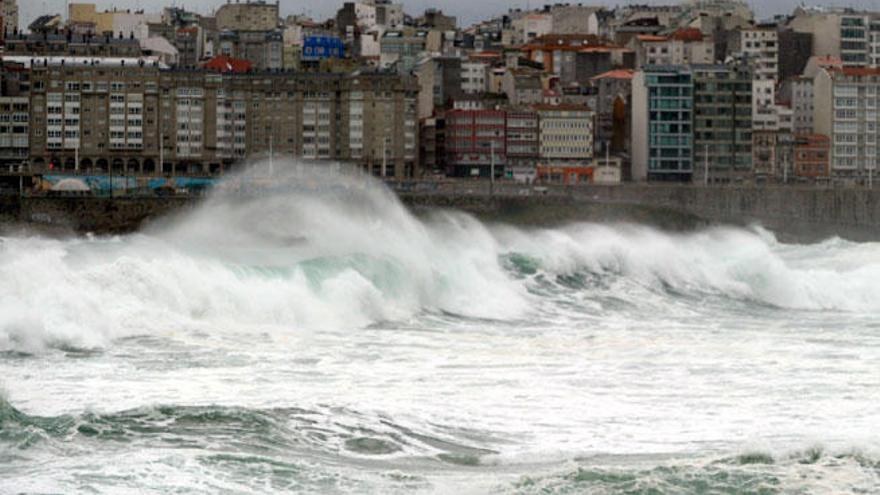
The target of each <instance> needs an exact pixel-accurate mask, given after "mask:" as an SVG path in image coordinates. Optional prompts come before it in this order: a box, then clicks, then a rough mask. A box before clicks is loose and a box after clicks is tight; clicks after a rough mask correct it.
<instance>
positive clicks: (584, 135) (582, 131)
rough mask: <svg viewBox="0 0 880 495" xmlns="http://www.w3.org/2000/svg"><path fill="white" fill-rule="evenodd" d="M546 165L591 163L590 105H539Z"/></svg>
mask: <svg viewBox="0 0 880 495" xmlns="http://www.w3.org/2000/svg"><path fill="white" fill-rule="evenodd" d="M538 115H539V117H540V129H541V135H540V141H541V146H540V159H541V164H542V165H547V166H555V165H563V164H574V165H578V166H587V165H588V163H589V161H590V160H592V158H593V112H592V111H590V110H589V109H587V108H586V107H583V108H577V107H575V106H573V105H572V106H558V107H556V108H553V107H550V106H539V107H538Z"/></svg>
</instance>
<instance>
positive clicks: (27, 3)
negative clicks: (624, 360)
mask: <svg viewBox="0 0 880 495" xmlns="http://www.w3.org/2000/svg"><path fill="white" fill-rule="evenodd" d="M83 1H89V0H83ZM91 1H93V2H94V3H96V4H97V5H98V8H99V9H105V8H110V7H116V8H120V9H145V10H147V11H159V10H161V8H162V7H165V6H167V5H175V4H176V5H181V6H186V8H187V9H190V10H195V11H196V12H200V13H203V14H209V13H211V12H212V11H213V9H215V8H216V7H217V6H219V5H222V4H223V3H226V2H225V0H186V1H181V0H173V1H172V0H168V1H164V0H91ZM556 1H560V2H561V1H562V0H555V1H553V0H543V1H531V2H527V1H525V0H433V1H432V0H403V3H404V5H405V6H406V11H407V13H409V14H411V15H416V14H419V13H421V12H422V11H424V9H425V8H426V7H435V8H439V9H442V10H443V11H444V12H445V13H451V14H453V15H456V16H458V19H459V24H465V25H467V24H470V23H472V22H474V21H476V20H479V19H483V18H487V17H489V16H491V15H492V14H497V13H503V12H506V11H507V9H509V8H511V7H520V8H525V7H527V6H531V7H537V6H540V5H544V4H545V3H555V2H556ZM674 1H675V0H668V1H659V0H637V1H627V0H624V1H615V0H594V1H588V0H569V3H583V4H585V5H588V4H594V5H619V4H631V3H636V4H644V3H653V4H664V3H665V4H669V3H673V2H674ZM67 3H68V2H67V1H66V0H18V4H19V9H20V11H21V16H20V19H19V22H20V23H21V24H22V26H23V27H26V26H27V25H28V24H30V22H31V20H33V19H34V18H35V17H36V16H38V15H42V14H44V13H53V14H59V13H66V9H67V8H66V5H67ZM342 3H343V0H338V1H334V0H281V13H282V15H287V14H300V13H306V14H308V15H311V16H313V17H315V18H316V19H317V20H321V19H324V18H326V17H328V16H330V15H333V14H334V13H335V12H336V10H337V9H338V8H339V7H341V6H342ZM751 3H752V5H753V7H754V8H755V9H756V13H757V15H758V16H759V17H760V18H762V19H763V18H768V17H771V16H773V15H774V14H779V13H789V12H791V11H792V10H793V9H794V8H795V7H796V6H797V5H800V4H803V3H806V4H807V5H846V6H852V7H858V8H873V9H877V10H880V0H752V1H751Z"/></svg>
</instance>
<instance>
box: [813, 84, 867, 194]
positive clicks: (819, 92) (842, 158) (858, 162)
mask: <svg viewBox="0 0 880 495" xmlns="http://www.w3.org/2000/svg"><path fill="white" fill-rule="evenodd" d="M813 127H814V129H815V133H816V134H822V135H825V136H828V137H830V138H831V173H832V175H833V176H834V177H837V178H844V179H855V180H865V179H867V177H868V175H875V174H876V172H877V165H878V156H877V153H878V151H880V142H878V134H880V68H856V67H844V68H842V69H827V68H826V69H822V70H820V71H819V73H818V74H817V75H816V77H815V78H814V80H813Z"/></svg>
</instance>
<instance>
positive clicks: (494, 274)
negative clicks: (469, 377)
mask: <svg viewBox="0 0 880 495" xmlns="http://www.w3.org/2000/svg"><path fill="white" fill-rule="evenodd" d="M278 168H280V167H278ZM276 170H277V168H276ZM287 170H288V172H287V173H285V174H276V176H275V177H274V178H273V180H272V182H271V184H272V186H271V190H269V191H268V192H267V191H263V192H262V193H261V194H259V195H257V196H254V197H247V198H242V197H241V196H240V195H239V193H238V188H237V187H234V186H228V187H226V188H225V189H224V190H222V191H220V192H218V193H217V194H215V196H214V197H212V198H211V199H210V200H209V201H208V202H207V203H206V204H204V205H203V206H201V207H199V208H198V209H196V210H195V211H193V212H189V213H187V214H183V215H181V216H179V217H177V218H175V219H174V220H172V221H169V222H165V223H163V224H161V225H159V226H156V227H154V228H153V229H152V230H150V231H149V232H147V233H146V234H138V235H132V236H127V237H122V238H110V239H91V238H87V239H71V240H50V239H43V238H9V239H6V242H4V243H3V244H2V245H0V250H2V257H0V277H2V280H3V282H2V284H0V349H15V350H23V351H36V350H39V349H40V348H42V347H44V346H45V345H61V346H72V347H86V348H89V347H101V346H106V345H107V344H108V343H109V342H110V341H112V340H113V339H115V338H120V337H125V336H130V335H141V334H164V333H167V332H172V331H180V330H184V329H187V328H193V329H200V328H201V329H204V328H210V329H212V331H222V329H223V328H236V329H237V330H240V329H242V328H259V329H265V328H266V327H276V328H282V329H285V330H308V329H354V328H362V327H365V326H367V325H370V324H373V323H376V322H379V321H383V320H388V319H391V320H403V319H407V318H410V317H412V316H414V315H417V314H419V313H420V312H422V311H443V312H448V313H453V314H457V315H461V316H468V317H478V318H492V319H500V320H511V319H517V318H522V317H524V316H526V315H528V314H529V313H530V312H531V311H533V310H534V309H535V308H536V307H546V301H541V300H538V299H537V298H536V296H534V295H531V294H529V293H528V291H527V286H526V285H524V284H523V282H522V281H516V280H515V279H514V277H513V276H511V274H510V273H507V272H506V271H505V270H504V268H503V267H502V264H501V263H500V261H499V257H501V256H504V255H508V254H511V253H515V254H518V255H522V256H526V257H528V258H530V259H535V260H537V262H538V265H539V268H540V270H542V272H543V273H546V274H549V275H550V276H558V275H567V274H572V273H579V272H587V273H591V274H596V275H599V276H605V277H622V278H625V279H629V280H631V281H634V282H636V283H638V284H641V285H644V286H646V287H654V288H657V287H668V288H671V289H673V290H675V291H678V292H683V293H692V294H705V293H711V294H719V295H722V296H726V297H731V298H739V299H748V300H753V301H757V302H761V303H766V304H770V305H775V306H780V307H785V308H794V309H805V310H814V309H834V310H845V311H875V310H877V309H880V285H878V284H876V280H877V279H878V277H880V248H878V247H877V246H876V245H858V244H849V243H845V242H842V241H839V240H831V241H828V242H826V243H823V244H819V245H815V246H784V245H780V244H779V243H777V242H776V241H775V239H774V238H773V237H772V235H769V234H768V233H766V232H763V231H745V230H738V229H732V228H716V229H711V230H708V231H704V232H698V233H688V234H669V233H663V232H659V231H656V230H654V229H651V228H648V227H637V226H602V225H591V224H575V225H569V226H567V227H562V228H557V229H538V230H528V231H527V230H522V229H517V228H514V227H503V226H496V227H491V228H489V227H487V226H485V225H483V224H481V223H480V222H478V221H477V220H475V219H474V218H472V217H470V216H468V215H465V214H462V213H455V212H446V213H438V214H435V215H431V216H429V217H428V218H424V219H419V218H416V217H414V216H412V215H411V214H410V213H408V212H407V210H406V209H405V208H404V207H403V206H402V205H401V204H400V203H399V202H398V201H397V199H396V198H394V197H393V195H392V194H391V193H389V192H388V191H386V190H384V189H383V188H382V187H380V186H379V185H377V184H376V183H374V182H371V181H370V180H369V179H366V178H364V177H357V176H342V175H336V174H332V173H327V172H326V170H325V169H320V173H316V170H318V169H316V168H315V167H303V166H299V167H296V166H293V165H292V164H290V165H289V166H288V168H287ZM263 173H265V169H261V168H259V167H258V168H256V169H254V170H252V171H249V172H248V173H247V174H245V175H244V176H243V177H244V178H243V179H240V180H242V181H243V182H245V183H253V182H254V177H258V176H260V174H263ZM248 181H250V182H248ZM620 296H621V297H624V298H626V297H627V296H628V294H620ZM633 302H635V303H638V301H637V300H636V301H633Z"/></svg>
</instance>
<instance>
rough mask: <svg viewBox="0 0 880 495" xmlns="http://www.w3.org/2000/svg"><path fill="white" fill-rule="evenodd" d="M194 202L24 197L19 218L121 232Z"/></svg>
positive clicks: (52, 225) (78, 229) (77, 230)
mask: <svg viewBox="0 0 880 495" xmlns="http://www.w3.org/2000/svg"><path fill="white" fill-rule="evenodd" d="M195 203H196V200H195V199H191V198H180V197H165V198H161V197H156V198H91V197H73V198H72V197H45V196H41V197H24V198H21V206H20V212H19V220H20V221H21V222H22V223H28V224H36V225H40V226H44V227H49V228H52V229H54V230H56V231H70V232H75V233H90V232H91V233H96V234H122V233H127V232H133V231H136V230H138V229H140V228H141V227H143V226H144V225H145V224H146V223H147V222H149V221H151V220H155V219H157V218H160V217H163V216H166V215H169V214H171V213H173V212H178V211H181V210H182V209H184V208H186V207H188V206H192V205H194V204H195Z"/></svg>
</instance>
